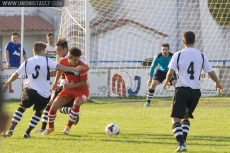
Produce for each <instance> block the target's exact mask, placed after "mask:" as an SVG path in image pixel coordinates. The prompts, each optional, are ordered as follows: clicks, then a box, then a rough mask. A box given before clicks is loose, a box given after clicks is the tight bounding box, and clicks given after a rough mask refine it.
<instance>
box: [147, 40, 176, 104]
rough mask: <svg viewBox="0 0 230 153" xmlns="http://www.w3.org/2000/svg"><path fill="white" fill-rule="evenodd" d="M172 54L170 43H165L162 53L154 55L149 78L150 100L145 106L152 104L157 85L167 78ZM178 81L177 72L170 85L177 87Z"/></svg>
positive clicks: (148, 95)
mask: <svg viewBox="0 0 230 153" xmlns="http://www.w3.org/2000/svg"><path fill="white" fill-rule="evenodd" d="M172 56H173V53H170V52H169V44H168V43H163V44H162V45H161V53H160V54H158V55H157V56H155V57H154V59H153V62H152V64H151V67H150V74H149V80H148V82H147V83H148V86H149V92H148V93H147V100H148V101H147V102H146V103H145V105H144V106H145V107H148V106H149V105H150V101H151V99H152V97H153V94H154V91H155V88H156V87H157V85H159V84H160V83H162V82H163V81H164V80H165V78H166V74H167V72H168V65H169V62H170V60H171V58H172ZM156 66H157V71H156V72H155V73H154V69H155V67H156ZM153 73H154V76H153ZM176 81H177V78H176V74H175V73H174V75H173V77H172V79H171V80H170V85H173V86H174V87H175V84H176Z"/></svg>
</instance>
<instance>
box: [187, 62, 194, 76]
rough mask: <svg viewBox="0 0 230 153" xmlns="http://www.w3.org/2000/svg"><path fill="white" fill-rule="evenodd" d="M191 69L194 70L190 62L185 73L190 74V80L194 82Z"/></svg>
mask: <svg viewBox="0 0 230 153" xmlns="http://www.w3.org/2000/svg"><path fill="white" fill-rule="evenodd" d="M193 68H194V63H193V62H191V63H190V65H189V67H188V69H187V73H188V74H191V75H190V80H194V75H193V74H194V69H193Z"/></svg>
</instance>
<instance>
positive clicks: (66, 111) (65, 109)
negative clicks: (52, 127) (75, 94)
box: [59, 99, 80, 125]
mask: <svg viewBox="0 0 230 153" xmlns="http://www.w3.org/2000/svg"><path fill="white" fill-rule="evenodd" d="M73 103H74V99H72V100H71V101H70V102H68V103H67V104H65V105H64V106H63V107H62V108H59V111H60V112H61V113H63V114H70V112H71V110H72V107H73ZM79 119H80V118H79V115H78V117H77V119H76V121H75V122H74V123H73V124H74V125H77V123H78V122H79Z"/></svg>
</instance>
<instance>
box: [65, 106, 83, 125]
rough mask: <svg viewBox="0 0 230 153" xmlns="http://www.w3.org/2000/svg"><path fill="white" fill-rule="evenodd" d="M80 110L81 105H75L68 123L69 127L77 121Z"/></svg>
mask: <svg viewBox="0 0 230 153" xmlns="http://www.w3.org/2000/svg"><path fill="white" fill-rule="evenodd" d="M79 110H80V106H75V105H73V108H72V110H71V112H70V116H69V122H68V124H67V126H68V127H71V126H72V125H73V123H74V122H75V121H76V119H77V117H78V115H79Z"/></svg>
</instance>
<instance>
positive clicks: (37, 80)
mask: <svg viewBox="0 0 230 153" xmlns="http://www.w3.org/2000/svg"><path fill="white" fill-rule="evenodd" d="M45 48H46V44H45V43H43V42H35V43H34V46H33V53H34V57H32V58H30V59H28V60H27V61H25V62H23V64H22V65H21V66H20V67H19V69H18V70H17V71H16V72H15V73H14V74H13V75H11V77H10V78H9V79H8V80H7V82H6V83H5V84H4V86H3V92H5V91H6V89H7V88H8V86H9V84H10V83H11V82H13V81H15V80H16V79H17V78H18V77H19V76H20V75H22V74H26V76H27V77H28V78H27V79H26V80H25V81H24V83H23V85H24V86H25V87H26V88H25V89H24V90H23V93H22V97H21V103H20V106H19V108H18V110H17V111H16V112H15V114H14V116H13V118H12V122H11V123H12V124H11V126H10V128H9V130H7V131H6V132H3V133H2V136H3V137H10V136H12V134H13V132H14V128H15V127H16V125H17V124H18V123H19V121H20V120H21V118H22V115H23V113H24V112H25V110H26V109H27V108H30V107H31V106H32V105H34V108H33V109H34V110H35V114H34V115H33V117H32V118H31V121H30V124H29V127H28V129H27V130H26V132H25V133H24V135H23V137H24V138H30V132H31V130H32V129H33V128H34V127H35V126H36V125H37V123H38V122H39V120H40V118H41V115H42V112H43V110H44V108H45V107H46V105H47V103H48V102H49V100H50V76H49V74H50V73H49V69H55V70H58V71H63V72H70V71H75V72H76V73H78V72H79V71H80V70H83V69H85V67H84V66H79V67H76V68H73V67H66V66H64V65H59V64H58V63H56V62H53V61H52V60H51V59H50V58H48V57H45Z"/></svg>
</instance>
